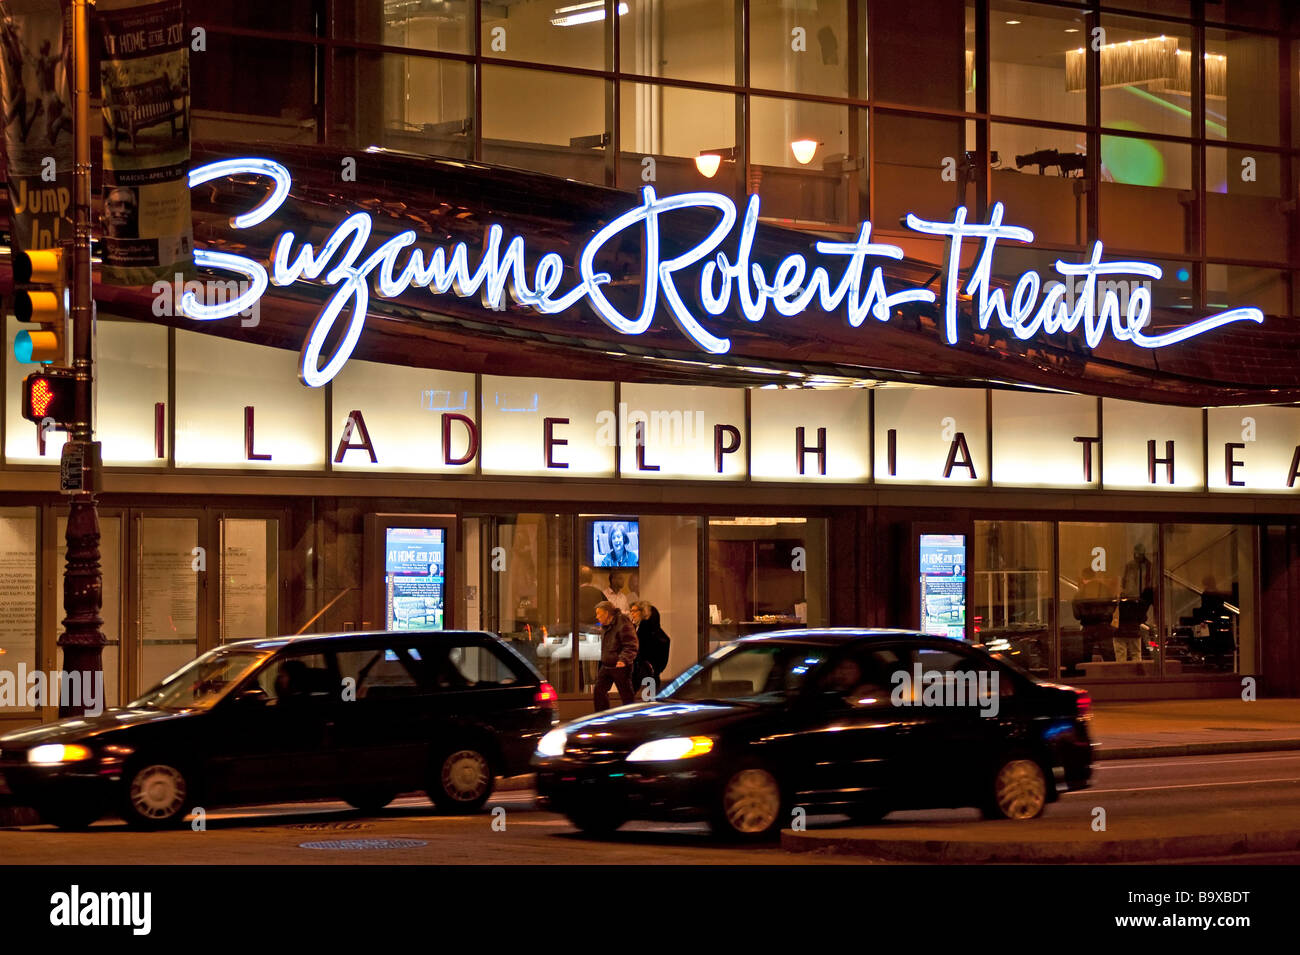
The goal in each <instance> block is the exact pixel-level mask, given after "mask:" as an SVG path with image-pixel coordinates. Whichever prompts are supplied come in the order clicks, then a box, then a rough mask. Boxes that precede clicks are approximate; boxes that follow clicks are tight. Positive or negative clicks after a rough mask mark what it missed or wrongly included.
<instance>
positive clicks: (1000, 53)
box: [989, 0, 1088, 138]
mask: <svg viewBox="0 0 1300 955" xmlns="http://www.w3.org/2000/svg"><path fill="white" fill-rule="evenodd" d="M1086 38H1087V31H1086V23H1085V21H1084V12H1083V11H1082V10H1067V9H1057V8H1054V7H1045V6H1042V5H1041V4H1037V3H1019V2H1015V0H994V3H993V4H992V6H991V7H990V10H989V110H990V112H993V113H1000V114H1002V115H1004V116H1024V117H1027V118H1032V119H1048V120H1051V121H1053V122H1056V123H1084V122H1087V97H1088V94H1087V86H1086V81H1085V70H1086V62H1087V58H1086V56H1085V54H1084V53H1082V52H1080V50H1081V49H1082V48H1083V47H1084V44H1085V40H1086ZM1080 138H1082V137H1080Z"/></svg>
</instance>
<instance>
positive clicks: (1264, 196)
mask: <svg viewBox="0 0 1300 955" xmlns="http://www.w3.org/2000/svg"><path fill="white" fill-rule="evenodd" d="M1205 251H1206V254H1207V255H1211V256H1222V257H1224V258H1231V259H1262V260H1264V261H1274V262H1285V261H1286V255H1287V215H1286V213H1285V212H1284V211H1283V209H1282V157H1280V156H1278V155H1277V154H1276V153H1266V152H1262V151H1260V150H1249V149H1219V148H1217V147H1213V146H1211V147H1209V148H1207V149H1206V150H1205Z"/></svg>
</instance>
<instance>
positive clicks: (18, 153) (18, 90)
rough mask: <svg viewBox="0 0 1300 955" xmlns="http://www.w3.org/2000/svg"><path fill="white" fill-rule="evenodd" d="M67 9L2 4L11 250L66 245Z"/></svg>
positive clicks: (27, 1) (51, 0) (0, 61)
mask: <svg viewBox="0 0 1300 955" xmlns="http://www.w3.org/2000/svg"><path fill="white" fill-rule="evenodd" d="M71 9H72V8H71V6H70V5H67V4H66V3H64V2H61V0H3V2H0V43H2V44H3V47H4V49H3V56H0V75H2V78H3V80H2V83H0V85H2V86H3V99H4V124H5V130H4V149H5V162H6V166H7V173H8V175H7V178H8V181H9V205H10V209H11V214H10V221H11V223H12V226H11V228H12V232H13V245H14V246H15V247H16V248H20V249H52V248H55V247H56V246H58V245H59V244H60V243H62V242H67V241H70V240H71V239H72V93H71V86H70V84H69V78H70V70H71V67H72V37H71V23H72V21H71Z"/></svg>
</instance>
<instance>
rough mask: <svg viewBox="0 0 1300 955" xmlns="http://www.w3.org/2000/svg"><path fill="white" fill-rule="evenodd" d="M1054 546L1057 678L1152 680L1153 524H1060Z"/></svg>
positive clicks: (1155, 657)
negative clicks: (1056, 549) (1056, 546)
mask: <svg viewBox="0 0 1300 955" xmlns="http://www.w3.org/2000/svg"><path fill="white" fill-rule="evenodd" d="M1059 547H1060V550H1059V553H1060V574H1059V582H1058V586H1057V610H1056V616H1057V620H1058V621H1060V648H1061V649H1060V653H1061V671H1060V672H1061V676H1062V677H1068V678H1073V679H1088V680H1094V679H1103V680H1110V679H1135V678H1143V679H1149V678H1153V677H1156V676H1158V675H1159V672H1160V661H1159V649H1160V644H1159V640H1158V636H1159V635H1158V632H1157V629H1156V628H1157V626H1158V624H1157V621H1158V617H1157V616H1156V607H1155V603H1156V596H1157V592H1156V583H1157V581H1156V566H1157V563H1158V560H1159V554H1158V547H1159V536H1158V528H1157V525H1155V524H1118V523H1114V524H1112V523H1063V524H1061V525H1060V545H1059Z"/></svg>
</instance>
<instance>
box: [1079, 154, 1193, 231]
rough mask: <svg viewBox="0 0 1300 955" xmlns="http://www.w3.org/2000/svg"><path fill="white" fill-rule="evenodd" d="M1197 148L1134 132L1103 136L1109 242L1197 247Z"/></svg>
mask: <svg viewBox="0 0 1300 955" xmlns="http://www.w3.org/2000/svg"><path fill="white" fill-rule="evenodd" d="M1191 187H1192V149H1191V147H1190V146H1182V145H1179V144H1177V143H1168V142H1163V141H1160V140H1153V139H1137V138H1134V137H1129V136H1103V137H1101V185H1100V187H1099V192H1100V206H1101V234H1102V235H1103V236H1105V238H1106V244H1107V245H1110V246H1114V247H1116V248H1123V249H1149V250H1151V251H1153V252H1173V253H1179V252H1192V251H1194V249H1193V248H1192V239H1193V237H1194V235H1195V230H1194V228H1193V223H1194V220H1195V216H1196V206H1195V203H1193V202H1191V201H1190V198H1189V197H1190V193H1189V192H1188V190H1190V189H1191Z"/></svg>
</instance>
